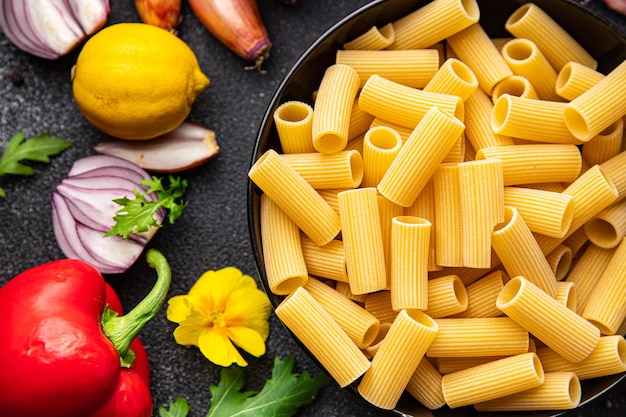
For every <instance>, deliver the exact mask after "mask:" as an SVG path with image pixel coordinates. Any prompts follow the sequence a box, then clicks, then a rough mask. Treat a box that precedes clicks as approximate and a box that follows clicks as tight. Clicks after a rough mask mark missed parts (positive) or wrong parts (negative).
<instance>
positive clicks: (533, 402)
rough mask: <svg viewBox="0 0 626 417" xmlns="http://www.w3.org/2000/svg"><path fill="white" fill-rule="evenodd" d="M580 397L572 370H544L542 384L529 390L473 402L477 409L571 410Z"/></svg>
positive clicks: (578, 385) (580, 390)
mask: <svg viewBox="0 0 626 417" xmlns="http://www.w3.org/2000/svg"><path fill="white" fill-rule="evenodd" d="M581 397H582V388H581V386H580V380H579V379H578V377H577V376H576V374H575V373H574V372H547V371H546V372H545V380H544V382H543V384H541V385H539V386H538V387H535V388H531V389H529V390H526V391H523V392H518V393H516V394H511V395H507V396H504V397H500V398H496V399H493V400H490V401H485V402H481V403H477V404H474V408H475V409H476V410H478V411H534V410H571V409H573V408H576V407H578V404H580V399H581Z"/></svg>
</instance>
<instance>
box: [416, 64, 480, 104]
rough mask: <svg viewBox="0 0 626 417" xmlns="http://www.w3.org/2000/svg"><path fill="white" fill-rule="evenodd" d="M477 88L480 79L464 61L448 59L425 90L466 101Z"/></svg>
mask: <svg viewBox="0 0 626 417" xmlns="http://www.w3.org/2000/svg"><path fill="white" fill-rule="evenodd" d="M477 88H478V78H476V75H475V74H474V72H473V71H472V70H471V69H470V68H469V67H468V66H467V65H466V64H465V63H464V62H463V61H460V60H458V59H456V58H448V59H446V60H445V62H444V63H443V64H442V65H441V66H440V67H439V69H438V70H437V71H436V72H435V74H434V75H433V76H432V77H431V79H430V80H429V81H428V83H427V84H426V85H425V86H424V88H423V90H424V91H431V92H434V93H442V94H452V95H455V96H459V97H461V99H462V100H466V99H467V98H468V97H469V96H471V95H472V93H473V92H474V91H475V90H476V89H477Z"/></svg>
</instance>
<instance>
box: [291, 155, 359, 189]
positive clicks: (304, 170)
mask: <svg viewBox="0 0 626 417" xmlns="http://www.w3.org/2000/svg"><path fill="white" fill-rule="evenodd" d="M281 156H282V158H283V159H284V160H285V161H287V163H288V164H289V165H290V166H291V167H292V168H293V169H295V170H296V171H297V172H298V174H300V175H301V176H302V178H304V179H305V180H306V182H308V183H309V184H311V187H313V188H315V189H322V188H356V187H358V186H359V185H360V184H361V180H362V179H363V158H362V157H361V154H360V153H359V152H357V151H354V150H353V151H340V152H336V153H333V154H322V153H319V152H312V153H292V154H283V155H281Z"/></svg>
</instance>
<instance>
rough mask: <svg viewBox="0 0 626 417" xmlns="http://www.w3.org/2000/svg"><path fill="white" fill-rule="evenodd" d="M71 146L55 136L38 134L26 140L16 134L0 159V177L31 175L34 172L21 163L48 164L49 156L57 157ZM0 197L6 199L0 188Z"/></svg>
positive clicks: (21, 134) (21, 135) (19, 134)
mask: <svg viewBox="0 0 626 417" xmlns="http://www.w3.org/2000/svg"><path fill="white" fill-rule="evenodd" d="M71 145H72V144H71V143H70V142H69V141H67V140H65V139H61V138H58V137H56V136H48V134H47V133H45V132H44V133H40V134H39V135H37V136H34V137H32V138H30V139H29V140H26V136H25V135H24V133H22V132H20V133H17V134H16V135H15V136H13V137H12V138H11V140H9V143H8V144H7V147H6V148H5V149H4V152H3V153H2V156H1V157H0V175H4V174H12V175H33V173H34V170H33V168H32V167H30V166H28V165H24V164H22V163H21V161H24V160H30V161H35V162H44V163H49V162H50V156H52V155H58V154H59V153H61V152H63V151H64V150H65V149H67V148H69V147H70V146H71ZM0 197H3V198H4V197H6V193H5V191H4V190H3V189H2V188H0Z"/></svg>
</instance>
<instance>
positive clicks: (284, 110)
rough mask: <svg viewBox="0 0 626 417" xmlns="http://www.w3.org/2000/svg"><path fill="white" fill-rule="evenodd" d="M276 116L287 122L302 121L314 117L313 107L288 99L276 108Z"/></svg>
mask: <svg viewBox="0 0 626 417" xmlns="http://www.w3.org/2000/svg"><path fill="white" fill-rule="evenodd" d="M275 116H276V118H278V119H279V120H282V121H284V122H287V123H300V122H303V121H306V120H308V119H310V118H311V117H313V109H312V108H311V106H309V105H308V104H306V103H303V102H300V101H288V102H286V103H283V104H281V105H280V106H279V107H278V108H277V109H276V112H275Z"/></svg>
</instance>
